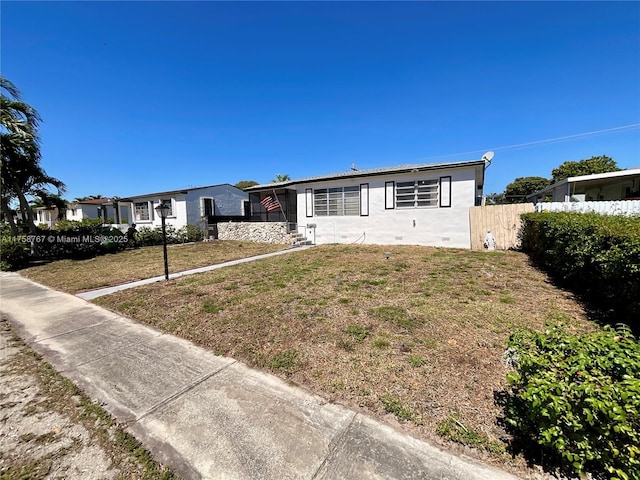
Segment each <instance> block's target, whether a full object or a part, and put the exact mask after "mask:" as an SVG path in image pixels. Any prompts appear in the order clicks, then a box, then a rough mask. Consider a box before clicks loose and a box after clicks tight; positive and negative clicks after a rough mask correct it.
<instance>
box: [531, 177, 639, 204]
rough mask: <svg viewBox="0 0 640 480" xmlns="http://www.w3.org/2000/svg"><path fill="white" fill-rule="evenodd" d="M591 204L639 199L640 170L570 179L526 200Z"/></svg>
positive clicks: (536, 193)
mask: <svg viewBox="0 0 640 480" xmlns="http://www.w3.org/2000/svg"><path fill="white" fill-rule="evenodd" d="M548 199H550V200H551V201H552V202H592V201H612V200H637V199H640V168H630V169H628V170H620V171H618V172H608V173H596V174H593V175H581V176H579V177H569V178H565V179H564V180H561V181H559V182H556V183H554V184H553V185H549V186H548V187H546V188H543V189H542V190H538V191H537V192H534V193H532V194H531V195H528V196H527V200H528V201H532V202H535V203H537V202H541V201H545V200H548Z"/></svg>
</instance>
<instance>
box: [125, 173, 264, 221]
mask: <svg viewBox="0 0 640 480" xmlns="http://www.w3.org/2000/svg"><path fill="white" fill-rule="evenodd" d="M160 202H162V203H164V204H166V205H168V206H169V215H168V216H167V219H166V224H167V226H172V227H174V228H176V229H179V228H182V227H183V226H185V225H187V224H206V223H215V222H218V221H228V220H247V219H248V218H249V217H250V216H251V205H250V203H249V195H248V194H247V193H246V192H244V191H242V190H240V189H239V188H236V187H234V186H233V185H230V184H228V183H225V184H222V185H210V186H207V187H195V188H185V189H182V190H170V191H167V192H157V193H147V194H144V195H134V196H131V197H127V198H121V199H118V201H117V216H116V222H115V223H117V224H121V225H122V224H132V223H135V224H136V225H137V226H138V227H145V226H146V227H158V226H160V225H161V224H162V220H161V218H160V217H159V216H158V215H157V213H156V211H155V208H156V207H157V206H158V205H160Z"/></svg>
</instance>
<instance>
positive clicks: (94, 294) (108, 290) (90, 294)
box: [76, 245, 315, 300]
mask: <svg viewBox="0 0 640 480" xmlns="http://www.w3.org/2000/svg"><path fill="white" fill-rule="evenodd" d="M313 246H315V245H301V246H299V247H292V248H287V249H285V250H279V251H277V252H272V253H265V254H263V255H256V256H254V257H246V258H240V259H238V260H231V261H229V262H224V263H218V264H215V265H207V266H206V267H199V268H192V269H191V270H184V271H182V272H176V273H170V274H169V280H172V279H174V278H179V277H184V276H185V275H193V274H194V273H204V272H210V271H211V270H217V269H218V268H224V267H229V266H232V265H239V264H241V263H247V262H253V261H254V260H260V259H262V258H268V257H275V256H276V255H284V254H286V253H291V252H299V251H300V250H306V249H308V248H311V247H313ZM162 281H164V275H160V276H159V277H151V278H145V279H144V280H137V281H135V282H129V283H123V284H121V285H115V286H113V287H105V288H97V289H95V290H88V291H86V292H81V293H78V294H76V296H77V297H80V298H83V299H85V300H93V299H94V298H98V297H102V296H104V295H111V294H112V293H116V292H119V291H120V290H128V289H130V288H135V287H139V286H140V285H148V284H149V283H156V282H162Z"/></svg>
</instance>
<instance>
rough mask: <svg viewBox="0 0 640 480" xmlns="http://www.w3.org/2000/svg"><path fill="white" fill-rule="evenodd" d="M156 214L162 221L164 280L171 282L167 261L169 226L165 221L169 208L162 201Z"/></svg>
mask: <svg viewBox="0 0 640 480" xmlns="http://www.w3.org/2000/svg"><path fill="white" fill-rule="evenodd" d="M156 212H157V213H158V215H160V218H161V219H162V251H163V253H164V279H165V280H169V261H168V260H167V226H166V223H165V220H166V219H167V215H168V214H169V206H168V205H166V204H164V203H163V202H162V200H160V204H159V205H158V206H157V207H156Z"/></svg>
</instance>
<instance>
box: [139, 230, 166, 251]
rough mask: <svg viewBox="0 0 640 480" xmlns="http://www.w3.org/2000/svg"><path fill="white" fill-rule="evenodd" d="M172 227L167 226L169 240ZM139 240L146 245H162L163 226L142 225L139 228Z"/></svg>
mask: <svg viewBox="0 0 640 480" xmlns="http://www.w3.org/2000/svg"><path fill="white" fill-rule="evenodd" d="M170 228H171V227H167V240H168V237H169V233H170V230H169V229H170ZM138 242H139V243H140V245H142V246H144V247H148V246H150V245H162V228H160V227H155V228H151V227H140V228H139V229H138Z"/></svg>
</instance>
